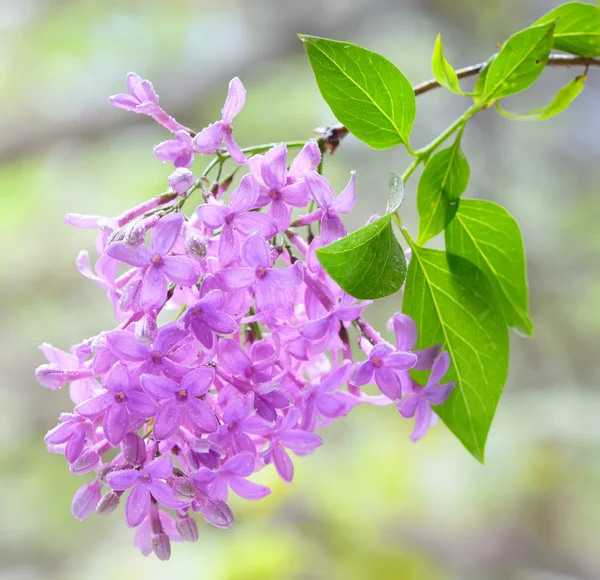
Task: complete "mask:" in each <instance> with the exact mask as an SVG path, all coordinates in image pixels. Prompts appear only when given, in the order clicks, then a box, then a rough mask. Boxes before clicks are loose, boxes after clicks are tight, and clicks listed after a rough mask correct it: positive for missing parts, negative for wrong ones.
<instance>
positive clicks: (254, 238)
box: [242, 234, 271, 268]
mask: <svg viewBox="0 0 600 580" xmlns="http://www.w3.org/2000/svg"><path fill="white" fill-rule="evenodd" d="M242 259H243V260H244V262H245V263H246V264H248V266H250V267H251V268H259V267H262V268H270V267H271V256H270V254H269V246H267V242H265V240H264V239H263V237H262V236H261V235H260V234H251V235H249V236H248V237H247V238H246V241H245V242H244V245H243V246H242Z"/></svg>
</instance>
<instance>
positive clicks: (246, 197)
mask: <svg viewBox="0 0 600 580" xmlns="http://www.w3.org/2000/svg"><path fill="white" fill-rule="evenodd" d="M257 199H258V183H257V182H256V179H254V177H253V176H252V174H250V173H248V174H246V175H244V177H242V179H241V181H240V184H239V185H238V186H237V187H236V188H235V189H234V190H233V191H232V192H231V197H230V198H229V208H230V209H231V211H232V212H234V213H241V212H245V211H248V210H250V209H252V208H253V207H254V206H255V205H256V200H257Z"/></svg>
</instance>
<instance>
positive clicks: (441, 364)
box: [427, 351, 450, 387]
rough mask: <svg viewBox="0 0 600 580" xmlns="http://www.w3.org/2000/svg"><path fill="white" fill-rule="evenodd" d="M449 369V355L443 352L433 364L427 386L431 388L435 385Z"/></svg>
mask: <svg viewBox="0 0 600 580" xmlns="http://www.w3.org/2000/svg"><path fill="white" fill-rule="evenodd" d="M449 368H450V355H449V354H448V353H447V352H446V351H444V352H442V353H441V354H440V355H439V356H438V357H437V358H436V359H435V361H434V362H433V367H432V369H431V374H430V375H429V379H427V386H428V387H433V386H434V385H437V384H438V383H439V382H440V381H441V380H442V379H443V378H444V375H445V374H446V373H447V372H448V369H449Z"/></svg>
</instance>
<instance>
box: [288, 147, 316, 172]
mask: <svg viewBox="0 0 600 580" xmlns="http://www.w3.org/2000/svg"><path fill="white" fill-rule="evenodd" d="M320 162H321V151H320V149H319V146H318V145H317V142H316V141H309V142H308V143H307V144H306V145H305V146H304V147H303V148H302V151H300V153H298V155H296V158H295V159H294V160H293V161H292V164H291V165H290V171H289V174H290V176H291V177H293V178H294V179H301V178H303V177H304V171H305V170H306V169H308V170H310V171H314V170H316V169H317V167H318V166H319V163H320Z"/></svg>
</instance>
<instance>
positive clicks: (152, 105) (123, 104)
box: [108, 73, 158, 115]
mask: <svg viewBox="0 0 600 580" xmlns="http://www.w3.org/2000/svg"><path fill="white" fill-rule="evenodd" d="M127 90H128V91H129V94H128V95H124V94H119V95H114V96H112V97H110V98H109V99H108V101H109V102H110V104H111V105H114V106H115V107H119V109H125V110H127V111H133V112H134V113H141V114H143V115H151V114H152V113H153V112H154V111H155V110H156V108H157V107H158V95H157V94H156V91H155V90H154V87H153V86H152V83H151V82H150V81H148V80H146V79H142V78H141V77H140V76H139V75H137V74H135V73H129V74H128V75H127Z"/></svg>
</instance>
